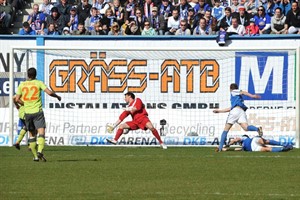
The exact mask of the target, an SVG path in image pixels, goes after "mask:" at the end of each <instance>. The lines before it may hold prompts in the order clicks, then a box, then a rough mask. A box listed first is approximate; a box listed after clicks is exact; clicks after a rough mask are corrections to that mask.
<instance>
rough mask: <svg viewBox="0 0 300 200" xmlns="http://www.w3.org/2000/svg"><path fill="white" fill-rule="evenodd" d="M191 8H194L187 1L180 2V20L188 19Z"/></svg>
mask: <svg viewBox="0 0 300 200" xmlns="http://www.w3.org/2000/svg"><path fill="white" fill-rule="evenodd" d="M189 8H192V6H191V5H190V4H188V3H187V0H180V4H179V6H178V7H177V10H178V11H179V19H180V20H183V19H185V20H186V19H187V17H188V12H189Z"/></svg>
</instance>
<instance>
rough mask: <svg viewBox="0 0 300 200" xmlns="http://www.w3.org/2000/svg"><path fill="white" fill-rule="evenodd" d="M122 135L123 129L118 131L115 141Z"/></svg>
mask: <svg viewBox="0 0 300 200" xmlns="http://www.w3.org/2000/svg"><path fill="white" fill-rule="evenodd" d="M122 134H123V129H120V128H119V129H118V130H117V133H116V136H115V140H116V141H118V139H119V138H120V137H121V135H122Z"/></svg>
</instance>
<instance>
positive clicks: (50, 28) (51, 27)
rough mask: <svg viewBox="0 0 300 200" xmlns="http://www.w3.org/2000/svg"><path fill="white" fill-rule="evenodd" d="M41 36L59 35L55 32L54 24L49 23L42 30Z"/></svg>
mask: <svg viewBox="0 0 300 200" xmlns="http://www.w3.org/2000/svg"><path fill="white" fill-rule="evenodd" d="M41 35H59V33H58V31H57V30H55V24H54V23H50V24H48V27H47V28H46V29H44V30H43V32H42V33H41Z"/></svg>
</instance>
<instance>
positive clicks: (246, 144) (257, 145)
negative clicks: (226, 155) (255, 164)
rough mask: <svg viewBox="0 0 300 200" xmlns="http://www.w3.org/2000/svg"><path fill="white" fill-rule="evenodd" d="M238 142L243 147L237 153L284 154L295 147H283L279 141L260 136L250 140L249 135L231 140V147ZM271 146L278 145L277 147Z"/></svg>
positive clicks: (288, 145) (224, 149) (226, 149)
mask: <svg viewBox="0 0 300 200" xmlns="http://www.w3.org/2000/svg"><path fill="white" fill-rule="evenodd" d="M237 142H239V143H241V145H242V147H241V148H235V149H234V150H235V151H262V152H282V151H290V150H292V149H293V145H291V144H287V145H282V144H281V143H280V142H278V141H275V140H267V139H264V138H263V137H260V136H255V137H253V138H250V137H249V136H248V135H243V136H242V137H241V138H240V137H236V138H234V139H232V140H230V142H229V145H233V144H235V143H237ZM270 145H276V146H277V147H274V146H270ZM222 151H229V147H226V148H223V149H222Z"/></svg>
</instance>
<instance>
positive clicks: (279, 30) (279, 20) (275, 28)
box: [271, 7, 286, 34]
mask: <svg viewBox="0 0 300 200" xmlns="http://www.w3.org/2000/svg"><path fill="white" fill-rule="evenodd" d="M285 19H286V17H285V16H284V15H283V13H282V11H281V8H279V7H277V8H276V9H275V15H274V16H273V17H272V18H271V30H272V32H271V34H285V33H286V29H285V26H284V24H285Z"/></svg>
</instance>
